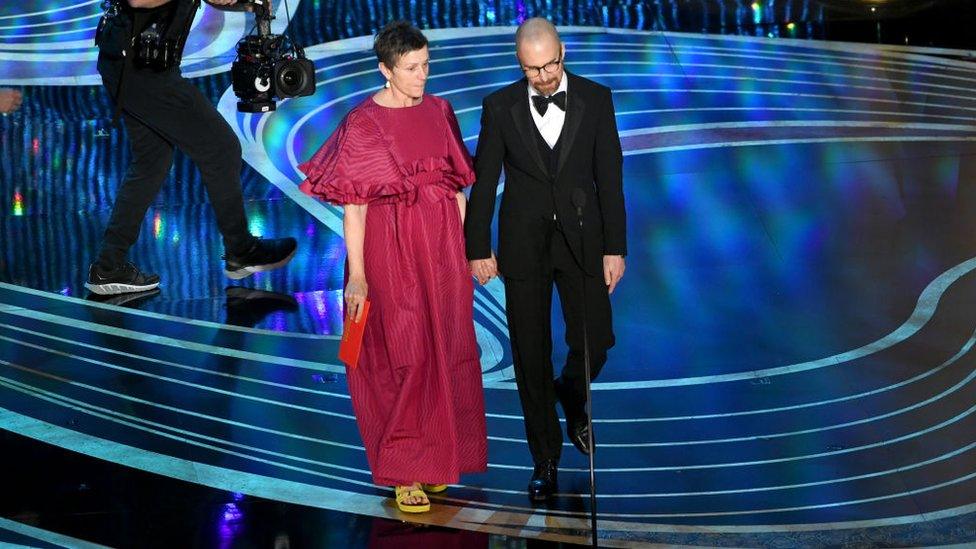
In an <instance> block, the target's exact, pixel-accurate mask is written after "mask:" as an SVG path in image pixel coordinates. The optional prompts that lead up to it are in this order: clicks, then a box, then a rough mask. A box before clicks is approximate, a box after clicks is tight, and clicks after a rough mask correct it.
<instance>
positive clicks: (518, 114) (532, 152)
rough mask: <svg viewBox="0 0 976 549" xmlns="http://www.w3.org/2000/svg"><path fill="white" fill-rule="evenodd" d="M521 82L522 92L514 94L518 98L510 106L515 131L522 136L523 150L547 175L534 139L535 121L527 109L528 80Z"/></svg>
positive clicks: (547, 172) (547, 171)
mask: <svg viewBox="0 0 976 549" xmlns="http://www.w3.org/2000/svg"><path fill="white" fill-rule="evenodd" d="M521 82H522V83H523V84H525V86H526V87H522V90H523V92H524V93H521V94H516V96H517V97H518V99H517V100H516V101H515V103H513V104H512V106H511V108H510V112H511V114H512V121H513V122H514V123H515V131H516V132H517V133H518V134H519V137H521V138H522V145H524V146H525V150H526V151H528V153H529V156H531V157H532V160H533V161H535V165H536V167H538V168H539V171H540V172H542V173H543V174H544V175H548V174H549V170H548V169H547V168H546V165H545V163H544V162H543V161H542V155H540V154H539V147H538V146H537V145H536V141H535V129H534V128H533V126H534V125H535V122H534V121H533V120H532V113H531V112H530V111H529V98H528V93H529V92H528V88H527V86H528V82H527V81H526V80H525V79H522V81H521Z"/></svg>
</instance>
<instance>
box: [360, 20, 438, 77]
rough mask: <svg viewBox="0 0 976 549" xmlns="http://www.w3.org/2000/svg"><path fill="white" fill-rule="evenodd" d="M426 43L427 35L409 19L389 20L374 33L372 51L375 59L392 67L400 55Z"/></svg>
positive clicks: (419, 47) (417, 48) (415, 49)
mask: <svg viewBox="0 0 976 549" xmlns="http://www.w3.org/2000/svg"><path fill="white" fill-rule="evenodd" d="M426 45H427V37H426V36H424V33H422V32H420V29H418V28H417V27H415V26H413V25H412V24H411V23H410V21H402V20H401V21H391V22H389V23H387V24H386V26H385V27H383V28H382V29H380V32H378V33H376V39H375V40H374V41H373V51H374V52H375V53H376V59H378V60H379V61H380V62H381V63H383V64H384V65H386V66H387V68H389V69H392V68H393V67H395V66H396V63H397V61H398V60H399V59H400V57H401V56H402V55H404V54H406V53H410V52H412V51H417V50H419V49H421V48H423V47H424V46H426Z"/></svg>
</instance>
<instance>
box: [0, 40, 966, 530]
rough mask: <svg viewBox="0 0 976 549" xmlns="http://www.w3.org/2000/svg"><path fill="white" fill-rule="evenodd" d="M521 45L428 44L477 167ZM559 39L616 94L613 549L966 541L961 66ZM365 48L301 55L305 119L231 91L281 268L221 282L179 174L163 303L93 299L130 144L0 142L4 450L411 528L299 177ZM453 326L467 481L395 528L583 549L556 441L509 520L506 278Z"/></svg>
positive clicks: (61, 120)
mask: <svg viewBox="0 0 976 549" xmlns="http://www.w3.org/2000/svg"><path fill="white" fill-rule="evenodd" d="M512 30H513V29H510V28H504V29H499V28H495V29H482V30H478V29H461V30H442V31H431V32H430V33H429V35H428V36H429V37H430V38H431V40H432V47H431V55H432V63H431V78H430V81H429V84H428V91H429V92H431V93H434V94H436V95H439V96H441V97H444V98H446V99H448V100H450V101H451V103H452V104H453V106H454V108H455V110H456V111H457V114H458V118H459V120H460V124H461V127H462V132H463V134H464V136H465V139H466V141H467V143H468V145H469V147H470V148H471V149H472V150H473V149H474V145H475V142H476V140H477V134H478V122H479V116H480V105H481V100H482V98H483V97H484V96H485V95H486V94H487V93H488V92H490V91H491V90H493V89H496V88H498V87H500V86H502V85H504V84H506V83H508V82H510V81H512V80H514V79H516V78H518V77H519V72H518V69H517V67H516V65H515V62H514V57H513V55H512V46H511V33H512ZM564 40H565V41H566V43H567V50H568V54H567V61H566V63H567V67H568V68H569V70H571V71H574V72H575V73H577V74H580V75H583V76H586V77H589V78H592V79H594V80H597V81H599V82H602V83H604V84H607V85H609V86H611V87H612V88H613V89H614V91H615V93H614V98H615V104H616V110H617V121H618V125H619V129H620V133H621V138H622V143H623V146H624V150H625V163H624V164H625V193H626V200H627V208H628V233H629V238H630V255H629V256H628V258H627V262H628V269H627V274H626V277H625V279H624V281H623V282H622V284H621V286H620V287H619V289H618V290H617V292H616V293H615V294H614V295H613V306H614V313H615V330H616V333H617V346H616V347H615V348H614V349H613V350H612V351H611V353H610V360H609V363H608V365H607V367H606V368H605V370H604V374H602V375H601V377H600V379H599V380H598V382H597V383H595V385H594V403H593V409H594V417H595V427H594V428H595V430H596V433H597V435H596V437H597V440H598V441H599V452H598V453H597V455H596V466H597V476H596V478H597V483H598V487H599V494H598V497H597V500H598V513H599V519H600V536H601V538H602V541H601V544H604V545H606V546H608V547H615V546H630V545H639V544H643V543H672V544H687V545H734V546H757V545H773V544H779V545H797V546H816V545H843V544H859V543H860V544H869V545H870V544H879V545H880V544H918V545H936V544H949V543H958V544H962V543H974V542H976V531H974V526H976V436H974V433H976V415H974V412H976V391H974V378H976V368H974V366H976V355H974V353H973V352H972V347H973V344H974V343H976V308H974V306H973V305H974V303H976V302H974V297H976V274H974V271H976V236H974V235H976V215H974V214H976V189H974V188H973V185H974V183H976V156H974V154H976V132H974V130H976V96H973V93H972V90H973V89H974V86H976V64H973V63H969V62H965V61H960V60H957V59H955V58H953V57H951V56H948V55H937V54H936V53H939V52H928V51H920V50H912V49H910V48H896V47H882V46H868V45H854V44H839V43H830V42H806V41H790V40H770V39H756V38H742V37H717V36H711V37H710V36H704V35H693V34H674V33H670V34H661V33H641V32H627V31H613V32H608V31H606V30H605V29H574V30H573V31H572V32H567V33H565V35H564ZM365 44H366V42H364V41H363V40H350V41H345V42H340V43H333V44H329V45H327V46H321V47H315V48H310V49H309V54H310V57H312V58H313V59H315V61H316V65H317V67H318V83H319V87H318V92H317V93H316V95H315V96H313V97H308V98H302V99H298V100H293V101H286V102H284V103H282V104H281V105H279V109H278V111H276V112H275V113H274V114H272V115H263V116H252V115H241V114H238V113H236V112H235V111H234V98H233V96H232V94H231V92H230V91H226V92H224V93H223V95H222V97H221V99H220V101H219V104H220V108H221V110H222V112H223V113H224V115H225V116H226V117H227V118H228V119H229V120H230V121H231V123H232V125H233V126H234V128H235V130H236V131H237V132H238V134H239V136H240V137H241V140H242V142H243V143H244V149H245V154H244V156H245V161H246V162H247V163H248V165H249V166H250V168H249V169H248V170H247V172H246V177H245V193H246V196H247V198H248V204H247V207H248V212H249V214H250V218H251V224H252V230H253V231H254V232H255V233H256V234H261V235H294V236H296V237H298V238H299V240H300V249H299V253H298V255H297V257H296V258H295V260H294V261H293V262H292V263H291V264H290V266H289V267H288V268H286V269H284V270H281V271H277V272H274V273H270V274H259V275H256V276H255V277H253V278H251V279H248V280H246V281H244V283H243V284H240V285H237V287H228V286H230V283H229V281H227V280H225V279H223V277H222V274H221V269H220V262H219V259H220V255H221V253H222V250H221V249H220V244H219V242H220V239H219V235H218V233H217V232H216V228H215V225H214V223H213V220H212V215H211V213H210V210H209V209H208V207H207V205H206V200H205V196H204V192H203V189H202V186H201V185H200V184H199V180H198V176H197V175H195V173H194V172H193V171H192V170H191V169H190V168H189V167H188V164H187V162H186V160H185V159H180V160H179V162H178V164H179V165H178V166H177V170H176V171H175V175H174V176H173V177H172V178H171V179H170V180H169V181H168V183H167V185H166V187H165V189H164V191H163V193H162V195H161V196H160V198H159V200H158V202H157V204H156V205H155V206H154V207H153V209H152V210H151V212H150V215H149V216H148V218H147V221H146V224H145V226H144V229H143V235H142V237H141V240H140V242H139V243H138V244H137V246H136V247H135V248H134V249H133V250H132V254H131V257H132V259H133V260H134V261H135V262H136V263H137V264H138V265H140V266H142V267H144V268H147V269H152V270H154V271H156V272H158V273H159V274H160V275H161V277H162V285H161V288H160V291H159V292H154V293H152V294H150V295H141V296H129V297H126V298H122V299H114V300H109V301H108V302H99V301H98V300H91V299H87V298H86V296H85V292H84V289H83V283H84V279H85V276H86V270H87V264H88V262H89V261H90V260H91V257H92V254H93V253H94V251H95V248H96V245H97V241H98V239H99V238H100V236H101V233H102V231H103V230H104V226H105V223H106V221H107V217H108V209H109V207H110V204H111V202H110V201H111V197H112V196H113V194H114V188H115V185H116V183H117V181H118V180H119V178H120V177H121V176H122V174H123V173H124V166H125V162H126V161H127V154H126V153H125V152H124V141H123V138H122V136H121V135H120V134H119V132H117V131H115V130H114V129H112V128H111V127H110V126H109V125H108V124H107V121H106V120H104V119H94V120H93V119H87V118H85V117H83V116H79V117H71V116H57V115H54V116H52V115H50V114H45V113H44V112H41V111H40V110H38V109H27V110H25V111H24V112H22V113H20V114H17V115H14V116H8V117H5V118H3V119H2V120H0V124H2V126H0V127H2V130H3V132H2V134H0V151H2V160H0V196H3V197H4V200H3V201H2V203H0V223H2V231H3V232H2V238H0V427H2V428H3V429H5V430H7V431H10V432H11V433H13V434H9V435H7V438H6V439H5V442H4V444H5V445H7V446H10V447H15V448H21V449H24V448H27V449H26V450H23V451H24V452H28V453H29V452H30V450H29V448H31V443H30V442H29V441H30V440H33V441H37V442H38V443H44V444H45V445H51V446H56V447H59V448H61V449H66V450H71V451H73V452H77V453H81V454H85V456H87V457H86V458H84V459H85V460H90V459H93V460H94V461H92V462H89V461H85V463H93V464H94V465H90V466H92V467H96V468H97V467H108V468H109V469H113V468H114V469H115V470H116V471H129V470H128V469H126V468H124V467H116V466H115V465H113V464H120V465H121V464H124V465H126V466H128V467H131V468H135V469H140V470H142V471H145V472H149V473H155V474H158V475H162V477H163V479H164V480H165V479H177V480H171V481H169V482H170V483H172V484H173V485H174V486H177V485H178V486H180V487H181V488H179V490H184V489H186V488H184V484H183V483H181V482H179V481H186V482H189V483H193V484H196V485H201V486H203V487H209V488H212V489H214V490H216V491H217V492H215V493H223V494H225V495H226V496H227V497H228V498H230V497H231V495H232V494H233V498H239V499H227V501H225V502H224V504H232V503H234V504H236V503H235V502H240V501H241V499H240V498H254V497H256V498H264V499H263V500H261V501H266V500H272V501H275V502H281V505H282V506H283V507H282V508H283V509H302V508H301V507H299V506H308V507H317V508H321V509H326V510H331V511H342V512H348V513H353V514H355V515H362V516H367V517H379V518H393V519H404V520H406V519H407V518H408V517H405V516H403V515H400V514H399V513H398V512H397V511H396V510H395V508H394V506H393V505H392V504H391V502H390V500H389V498H388V494H387V493H386V492H385V491H384V490H380V489H378V488H376V487H374V486H373V485H372V484H371V483H370V477H369V473H368V470H367V466H366V460H365V456H364V453H363V448H362V446H361V441H360V439H359V435H358V432H357V430H356V426H355V422H354V418H353V416H352V410H351V406H350V402H349V397H348V394H347V390H346V385H345V378H344V375H343V369H342V367H341V366H339V365H338V363H337V361H336V358H335V355H336V349H337V342H338V339H337V337H338V334H339V332H340V330H341V322H340V319H341V309H340V307H341V291H342V269H343V261H344V248H343V244H342V240H341V237H340V235H339V229H340V228H341V210H339V209H337V208H334V207H331V206H327V205H324V204H321V203H316V202H314V201H312V200H311V199H308V198H307V197H304V196H302V195H301V194H300V193H298V192H297V190H296V187H295V185H296V183H297V182H299V181H300V175H299V174H298V172H297V171H296V169H295V166H296V164H297V163H298V162H300V161H302V160H303V159H305V158H308V156H310V154H311V153H312V152H313V151H314V150H315V149H317V148H318V146H319V145H320V144H321V143H322V141H323V140H324V139H325V137H326V136H328V135H329V133H330V132H331V131H332V129H333V128H335V126H336V125H337V124H338V122H339V121H340V120H341V118H342V116H343V115H344V113H345V112H347V111H348V110H349V109H350V108H351V107H352V106H353V105H355V104H356V103H358V102H359V101H361V100H362V99H363V98H365V97H367V96H368V94H370V93H372V92H373V91H375V90H376V89H377V88H378V87H379V85H380V80H379V77H378V76H377V74H376V73H375V60H374V58H373V57H372V55H371V54H370V53H369V52H367V51H364V48H365ZM942 53H944V52H942ZM225 84H226V83H225ZM31 90H32V92H31V93H37V94H42V93H44V91H43V88H31ZM90 90H91V91H90V93H91V94H98V93H101V91H100V90H99V89H98V88H96V87H92V88H90ZM68 110H69V109H65V111H64V112H68ZM475 305H476V318H475V321H476V325H477V331H478V337H479V343H480V346H481V352H482V367H483V370H484V380H485V391H486V403H487V408H488V409H487V412H488V433H489V439H490V440H489V462H490V465H489V470H488V472H487V473H485V474H480V475H471V476H468V477H465V478H464V479H463V481H462V483H461V485H459V486H455V487H453V488H452V489H451V490H450V491H448V492H447V495H445V496H442V497H434V498H433V499H434V502H435V509H434V511H433V512H432V513H430V514H428V515H424V516H422V517H409V520H411V521H421V522H423V523H427V524H432V525H438V526H446V527H450V528H454V529H461V530H464V531H478V532H482V533H491V534H500V535H505V536H512V537H525V538H538V539H544V540H549V541H575V542H582V543H585V542H586V541H587V538H588V533H587V528H588V524H589V521H588V513H589V498H588V477H589V475H588V473H587V469H586V466H587V462H586V460H585V459H584V458H583V456H581V455H579V454H577V453H576V451H575V450H574V449H573V448H572V447H571V446H569V445H568V443H567V447H566V451H565V452H564V457H563V460H562V463H561V464H560V482H561V484H560V494H559V497H557V498H556V499H555V500H554V501H553V502H552V503H551V504H550V505H547V506H532V505H530V504H529V502H528V500H527V498H526V497H525V495H524V488H525V484H526V482H527V480H528V478H529V475H530V474H531V470H532V463H531V459H530V457H529V454H528V449H527V447H526V444H525V441H524V432H523V429H522V422H521V415H520V414H521V411H520V408H519V404H518V399H517V395H516V392H515V390H514V389H515V387H514V379H513V374H512V367H511V362H512V359H511V353H510V351H509V349H508V340H507V330H506V327H505V318H504V313H503V311H504V301H503V291H502V288H501V286H500V283H499V282H498V281H494V282H492V283H491V284H489V285H488V286H486V287H484V288H478V289H477V291H476V295H475ZM554 317H556V318H559V317H560V314H559V311H558V307H557V309H556V310H555V311H554ZM558 325H559V323H558V322H557V323H556V326H557V327H558ZM554 338H555V341H556V343H557V352H556V356H555V361H556V363H557V364H560V363H561V362H562V360H563V359H564V356H565V351H564V350H563V349H562V348H561V345H560V343H561V342H562V339H563V334H562V332H561V331H559V330H558V329H557V330H556V332H555V333H554ZM37 451H38V452H41V451H43V452H54V451H55V449H53V448H43V450H37ZM51 459H55V458H51ZM56 459H67V458H63V456H61V457H58V458H56ZM78 459H79V460H81V459H82V458H80V457H79V458H78ZM68 462H70V460H68ZM42 463H46V462H42ZM21 467H23V465H21ZM86 467H88V466H86ZM34 473H35V474H39V473H40V471H37V470H35V471H34ZM119 474H123V473H119ZM124 474H131V475H135V474H136V473H135V472H127V473H124ZM140 474H141V473H140ZM21 475H22V476H24V477H27V478H29V477H30V468H29V467H28V468H26V469H24V471H23V472H22V473H21ZM147 483H148V484H151V485H153V486H154V489H156V490H163V491H165V490H167V488H165V485H166V484H167V483H166V482H163V481H160V480H159V479H157V480H154V481H152V482H149V481H147ZM22 484H23V483H22ZM135 484H136V486H139V487H142V486H146V485H147V484H146V483H135ZM38 486H46V485H45V484H44V483H43V482H42V481H41V479H40V477H38ZM161 486H162V487H161ZM20 489H23V490H30V489H31V486H30V485H26V484H25V485H24V486H22V487H21V488H20ZM202 489H203V488H201V490H202ZM174 490H177V489H176V488H174ZM220 491H222V492H220ZM207 497H211V496H207ZM218 499H219V498H218ZM286 504H294V505H293V506H288V505H286ZM39 505H40V504H39ZM4 509H6V510H7V511H6V514H4V516H6V517H8V518H11V517H14V518H15V520H16V517H21V516H23V515H22V514H17V513H14V512H12V511H10V509H12V506H10V505H7V506H5V507H4ZM235 509H237V508H236V507H235ZM208 512H209V511H208ZM235 512H237V511H235ZM296 512H298V511H296ZM301 512H302V513H312V512H313V511H310V510H307V509H306V510H304V511H301ZM322 513H326V511H323V512H322ZM268 514H269V513H263V514H262V513H258V514H256V515H255V517H258V516H260V517H264V519H267V516H268ZM285 514H287V513H285ZM217 515H219V516H225V514H221V513H216V514H215V515H214V516H217ZM232 515H233V513H232ZM207 516H210V515H207ZM234 516H236V515H234ZM303 516H304V515H303ZM315 516H325V515H324V514H323V515H315ZM242 517H243V518H242ZM237 518H238V519H240V520H245V519H247V518H248V517H246V516H244V515H242V516H238V517H237ZM215 520H217V519H215ZM254 520H257V519H256V518H255V519H254ZM324 520H325V519H323V521H324ZM356 520H360V519H356ZM21 522H25V521H24V520H21ZM50 524H58V525H60V526H59V527H58V528H54V527H51V528H50V529H49V530H51V531H55V532H57V533H59V534H64V535H71V536H74V537H76V538H83V539H86V540H88V541H93V542H98V543H104V544H109V545H114V544H116V543H118V539H117V538H112V537H111V536H110V535H109V534H105V535H107V536H109V537H102V538H100V539H94V538H86V537H85V530H84V527H83V525H74V526H70V525H69V526H65V523H64V522H60V523H59V522H57V521H54V522H51V523H50ZM71 524H73V523H71ZM282 524H286V523H285V522H282ZM289 524H290V523H289ZM213 525H216V526H214V527H215V528H217V527H218V526H219V524H218V522H214V523H213ZM293 527H294V528H297V527H296V526H294V525H292V526H287V525H286V526H283V528H286V529H287V528H293ZM4 528H8V529H10V528H13V526H11V525H9V524H6V525H5V523H0V533H2V532H3V529H4ZM301 528H309V526H308V524H307V523H306V524H304V526H301ZM10 531H11V532H19V531H17V530H16V529H11V530H10ZM18 535H20V534H18ZM174 535H175V534H174ZM445 535H447V534H445ZM458 535H462V534H458ZM463 535H469V534H463ZM3 539H4V538H3V537H0V540H3ZM196 539H202V538H196ZM208 539H209V538H208ZM314 539H321V538H314ZM359 541H363V540H359ZM357 543H358V541H356V540H353V541H350V544H352V545H356V544H357ZM364 543H365V542H364ZM469 545H470V543H469Z"/></svg>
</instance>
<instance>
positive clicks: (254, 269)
mask: <svg viewBox="0 0 976 549" xmlns="http://www.w3.org/2000/svg"><path fill="white" fill-rule="evenodd" d="M297 251H298V250H297V249H295V250H292V251H291V253H290V254H288V257H286V258H284V259H282V260H281V261H279V262H277V263H268V264H265V265H251V266H250V267H243V268H240V269H237V270H235V271H228V270H227V269H224V276H226V277H227V278H229V279H231V280H240V279H242V278H247V277H249V276H251V275H252V274H254V273H263V272H265V271H273V270H275V269H280V268H281V267H284V266H285V265H287V264H288V262H289V261H291V259H292V258H293V257H295V252H297Z"/></svg>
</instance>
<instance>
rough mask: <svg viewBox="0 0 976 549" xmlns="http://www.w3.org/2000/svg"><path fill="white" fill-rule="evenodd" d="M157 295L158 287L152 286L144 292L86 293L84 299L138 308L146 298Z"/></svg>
mask: <svg viewBox="0 0 976 549" xmlns="http://www.w3.org/2000/svg"><path fill="white" fill-rule="evenodd" d="M157 295H159V288H153V289H152V290H147V291H145V292H132V293H127V294H116V295H98V294H95V293H91V294H88V296H87V297H86V298H85V299H87V300H88V301H94V302H96V303H104V304H106V305H115V306H118V307H129V308H132V309H138V308H139V306H140V305H142V304H143V303H144V302H145V301H146V300H149V299H151V298H153V297H156V296H157Z"/></svg>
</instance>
